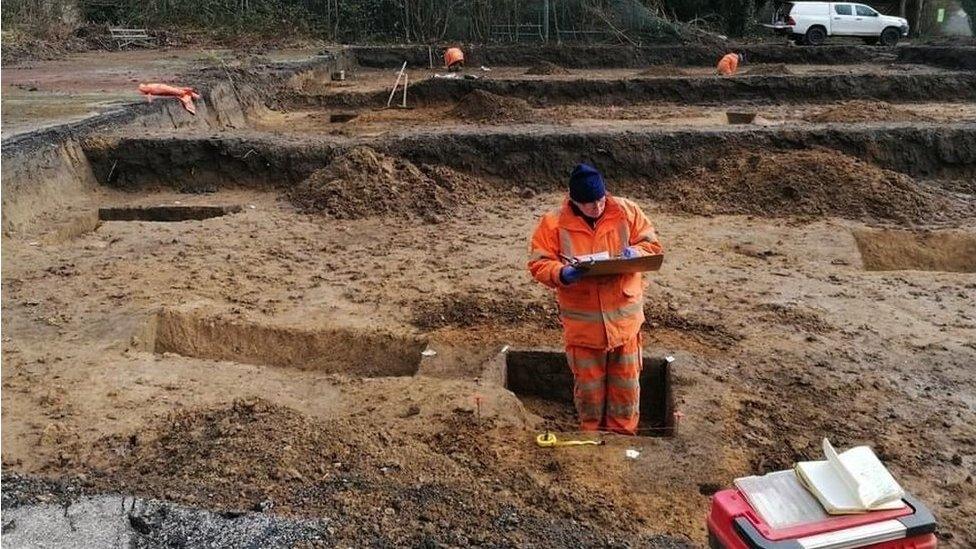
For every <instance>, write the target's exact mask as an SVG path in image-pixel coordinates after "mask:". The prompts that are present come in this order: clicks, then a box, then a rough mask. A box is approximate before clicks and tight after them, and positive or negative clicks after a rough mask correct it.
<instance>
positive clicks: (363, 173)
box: [289, 147, 481, 222]
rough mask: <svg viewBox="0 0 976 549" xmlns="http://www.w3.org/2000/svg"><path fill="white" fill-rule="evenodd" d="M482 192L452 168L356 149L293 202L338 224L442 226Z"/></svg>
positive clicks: (312, 179)
mask: <svg viewBox="0 0 976 549" xmlns="http://www.w3.org/2000/svg"><path fill="white" fill-rule="evenodd" d="M480 189H481V186H480V183H478V182H477V181H476V180H474V179H472V178H470V177H467V176H465V175H463V174H460V173H458V172H455V171H453V170H451V169H449V168H445V167H441V166H438V167H432V166H426V165H424V166H420V167H418V166H416V165H414V164H413V163H411V162H409V161H407V160H404V159H401V158H393V157H389V156H386V155H384V154H382V153H379V152H376V151H375V150H373V149H371V148H369V147H356V148H354V149H352V150H350V151H349V152H347V153H346V154H344V155H342V156H340V157H338V158H336V159H335V160H333V161H332V163H331V164H329V165H328V166H326V167H325V168H322V169H320V170H318V171H316V172H314V173H313V174H312V175H310V176H309V177H308V178H307V179H306V180H305V181H302V182H301V183H299V184H298V185H296V186H295V188H294V189H292V190H291V191H290V192H289V198H290V199H291V201H292V203H294V204H295V205H296V206H297V207H298V208H299V209H300V210H302V211H303V212H306V213H322V214H326V215H328V216H330V217H334V218H336V219H361V218H365V217H372V216H382V215H390V216H397V217H419V218H422V219H424V220H427V221H430V222H439V221H441V219H442V216H443V215H444V214H445V213H447V212H448V211H450V210H452V209H453V208H454V207H456V206H457V205H459V204H461V203H466V202H469V201H470V200H471V199H472V198H474V196H476V195H478V194H479V193H480Z"/></svg>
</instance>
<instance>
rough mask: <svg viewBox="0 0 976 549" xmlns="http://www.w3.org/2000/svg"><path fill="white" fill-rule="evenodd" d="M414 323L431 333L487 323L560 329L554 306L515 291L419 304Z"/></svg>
mask: <svg viewBox="0 0 976 549" xmlns="http://www.w3.org/2000/svg"><path fill="white" fill-rule="evenodd" d="M413 322H414V324H416V325H417V326H418V327H420V328H424V329H428V330H429V329H436V328H443V327H446V326H451V327H457V328H470V327H472V326H479V325H486V324H487V325H498V326H519V325H522V326H524V325H526V324H533V325H537V326H540V327H545V328H558V327H559V319H558V317H557V311H556V308H555V306H554V304H551V303H540V302H538V301H535V300H534V299H533V298H532V296H526V295H524V294H516V293H515V292H512V291H504V292H500V293H499V292H491V294H490V295H481V294H478V293H472V292H464V293H455V294H451V295H447V296H443V297H441V298H440V299H438V300H436V301H433V302H428V303H423V304H418V305H417V306H416V308H415V312H414V319H413Z"/></svg>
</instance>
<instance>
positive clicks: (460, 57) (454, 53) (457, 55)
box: [444, 48, 464, 71]
mask: <svg viewBox="0 0 976 549" xmlns="http://www.w3.org/2000/svg"><path fill="white" fill-rule="evenodd" d="M444 66H445V67H447V70H449V71H459V70H461V68H463V67H464V52H463V51H461V48H447V51H446V52H444Z"/></svg>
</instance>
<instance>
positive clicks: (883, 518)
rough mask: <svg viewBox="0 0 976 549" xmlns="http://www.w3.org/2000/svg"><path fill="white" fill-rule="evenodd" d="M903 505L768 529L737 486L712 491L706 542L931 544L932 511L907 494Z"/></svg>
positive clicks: (814, 547)
mask: <svg viewBox="0 0 976 549" xmlns="http://www.w3.org/2000/svg"><path fill="white" fill-rule="evenodd" d="M902 499H903V500H904V502H905V503H906V506H905V507H904V508H902V509H896V510H891V511H872V512H870V513H863V514H859V515H834V516H826V515H825V516H824V517H821V518H820V519H818V520H815V521H812V522H806V523H801V524H793V525H790V526H788V527H784V528H779V529H773V528H770V527H769V526H768V525H767V524H766V522H765V521H763V519H762V518H761V517H760V516H759V514H758V513H756V512H755V510H753V508H752V506H751V505H750V504H749V502H748V501H747V500H746V498H745V497H744V496H743V495H742V494H741V493H740V492H739V490H737V489H729V490H722V491H721V492H717V493H716V494H715V495H714V496H713V497H712V510H711V513H709V516H708V544H709V546H710V547H712V549H766V548H769V549H788V548H789V549H828V548H829V549H848V548H855V547H865V548H870V549H932V548H934V547H935V546H936V538H935V517H933V516H932V513H930V512H929V510H928V509H926V508H925V506H924V505H922V504H921V503H920V502H919V501H918V500H916V499H915V498H913V497H912V496H910V495H907V494H906V495H905V497H904V498H902Z"/></svg>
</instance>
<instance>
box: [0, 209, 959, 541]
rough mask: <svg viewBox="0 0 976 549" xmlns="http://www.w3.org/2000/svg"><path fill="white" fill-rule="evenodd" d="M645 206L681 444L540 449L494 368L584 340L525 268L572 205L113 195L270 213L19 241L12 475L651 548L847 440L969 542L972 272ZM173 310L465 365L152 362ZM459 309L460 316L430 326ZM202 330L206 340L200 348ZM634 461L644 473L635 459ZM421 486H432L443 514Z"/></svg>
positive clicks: (531, 421) (9, 423) (657, 344)
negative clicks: (409, 343)
mask: <svg viewBox="0 0 976 549" xmlns="http://www.w3.org/2000/svg"><path fill="white" fill-rule="evenodd" d="M638 198H639V202H640V203H641V205H642V206H643V207H645V208H646V209H647V211H648V212H649V214H650V215H651V217H652V219H653V221H654V222H655V224H656V225H657V226H658V228H659V229H660V232H661V234H662V238H663V240H664V244H665V246H666V249H667V250H668V259H667V262H666V267H665V269H664V270H662V271H661V272H660V273H658V274H655V275H653V276H650V277H648V278H649V279H650V286H649V288H648V306H647V310H648V316H649V325H648V330H647V332H646V338H645V343H646V346H647V348H648V350H649V352H651V353H653V354H670V355H674V356H675V357H676V363H675V374H676V381H675V383H676V387H675V390H676V392H677V395H678V401H679V409H680V410H681V411H682V412H683V414H684V418H683V419H682V421H681V423H680V425H679V430H678V434H677V436H676V437H674V438H671V439H659V438H636V439H628V438H623V437H607V439H608V441H609V444H608V445H607V446H604V447H598V448H578V449H561V450H556V451H552V450H543V449H539V448H536V447H535V446H534V445H533V444H532V442H531V441H532V437H533V436H534V434H535V433H536V432H537V431H536V429H539V428H542V426H543V424H544V422H543V420H541V419H540V418H538V417H536V416H532V415H530V414H528V413H527V412H526V411H525V409H524V408H523V407H522V406H521V405H520V404H519V402H518V400H517V399H516V398H515V397H514V396H513V395H512V394H511V393H508V392H506V391H504V390H502V389H500V388H497V387H495V386H492V385H490V384H487V383H485V382H483V381H481V380H479V379H478V376H479V374H480V365H481V361H482V360H483V359H485V358H487V357H490V356H491V355H492V354H494V352H496V351H497V350H498V349H499V348H500V347H501V346H502V345H504V344H511V345H515V346H517V347H558V346H559V344H560V334H559V332H558V330H557V329H554V328H553V326H554V324H553V322H552V317H551V314H550V315H549V316H546V315H545V314H543V315H541V316H538V315H533V314H531V311H532V310H533V308H537V307H539V306H540V305H543V306H551V300H552V297H551V296H550V295H548V294H547V292H546V291H545V290H543V289H542V288H541V287H540V286H538V285H536V284H534V283H533V282H532V281H531V280H529V277H528V275H527V274H526V272H525V268H524V261H525V251H524V248H525V243H526V238H527V235H528V234H529V232H530V230H531V228H532V227H533V225H534V222H535V220H536V219H537V217H538V216H539V215H540V214H541V213H542V212H543V211H545V210H547V209H549V208H551V207H554V206H555V205H556V204H557V203H558V201H559V199H560V197H559V196H558V195H553V194H550V195H539V196H535V197H533V198H529V199H523V198H520V197H518V196H515V195H502V196H499V197H495V198H492V199H486V200H483V201H480V202H477V203H475V204H472V205H460V206H458V208H457V209H456V210H454V213H453V215H451V216H449V217H447V218H446V219H445V220H444V221H443V222H441V223H436V224H429V223H427V222H425V221H422V220H419V219H413V218H391V217H382V218H375V217H374V218H366V219H360V220H349V221H337V220H329V219H328V218H323V217H321V216H315V215H305V214H300V213H297V212H296V211H295V209H294V207H293V206H292V205H291V204H290V203H288V202H287V201H285V200H284V199H283V197H281V196H277V195H274V194H266V193H257V192H253V191H247V192H245V191H224V192H219V193H217V194H215V195H204V196H200V195H179V194H172V193H160V194H153V195H143V196H134V195H126V194H123V193H116V192H107V191H92V192H91V193H90V194H88V195H86V196H78V197H77V201H76V207H77V211H78V212H81V211H84V210H86V209H88V208H91V207H94V206H105V205H110V204H113V205H119V204H127V205H130V204H138V205H151V204H170V205H173V204H175V203H176V202H179V203H180V204H181V205H187V204H240V205H243V206H244V209H243V211H242V212H241V213H237V214H233V215H227V216H223V217H217V218H213V219H208V220H203V221H186V222H177V223H146V222H106V223H104V224H102V225H101V226H100V227H99V228H98V229H97V230H96V231H94V232H89V233H85V234H81V235H80V236H77V237H76V238H73V239H69V240H60V241H59V237H58V236H57V234H40V235H37V238H36V239H34V240H31V239H25V240H13V239H9V238H8V239H5V242H4V247H3V260H4V272H3V284H4V290H5V294H4V303H3V313H4V314H3V329H4V330H3V334H4V345H3V361H4V368H3V388H4V399H3V417H4V420H3V421H4V424H3V427H4V429H3V446H4V450H5V451H4V457H3V460H4V465H5V467H7V468H9V469H11V470H16V471H23V472H33V473H47V474H53V475H68V476H69V477H70V476H71V475H76V474H77V475H84V476H83V477H80V478H82V479H83V482H82V484H83V485H86V486H88V487H89V488H90V489H97V488H107V489H112V488H114V489H119V488H123V487H124V489H125V490H128V491H132V492H134V493H137V494H142V495H152V496H155V497H160V498H165V499H168V500H172V501H178V502H183V503H191V504H207V505H216V506H218V507H226V508H249V507H251V506H253V505H254V504H256V503H259V502H261V501H264V500H267V499H270V500H273V501H274V502H275V504H276V506H277V510H278V511H279V512H281V513H285V514H288V515H298V516H303V515H308V516H313V515H321V514H323V513H325V514H329V513H338V514H340V515H342V516H343V517H345V518H344V520H345V522H344V524H346V525H347V526H346V527H344V528H348V529H347V530H341V531H339V532H338V533H336V536H337V539H346V540H352V539H356V538H355V532H356V531H357V529H358V528H360V527H362V526H363V525H364V524H383V525H386V524H391V525H392V524H402V525H403V526H398V527H395V528H392V529H391V530H384V533H383V534H382V535H383V536H387V538H386V539H388V540H390V541H395V542H418V541H419V539H420V538H418V537H417V533H416V532H422V531H424V530H423V528H424V526H423V525H424V523H425V521H428V523H430V524H433V526H431V527H430V531H438V532H443V531H444V529H443V526H444V525H443V524H441V523H440V521H445V522H446V523H448V524H449V525H450V526H451V528H453V529H455V530H457V536H466V538H465V539H467V540H468V542H472V541H474V539H475V538H471V537H470V536H471V535H473V534H472V532H478V531H481V532H489V533H486V534H483V535H485V536H488V537H486V538H483V539H482V541H484V542H487V541H492V540H494V541H499V542H508V543H520V542H525V541H526V540H528V539H532V538H531V535H532V532H533V530H532V528H534V527H532V526H529V527H524V526H525V525H524V524H523V525H522V526H521V527H518V528H512V529H506V528H499V527H497V526H496V527H488V526H486V524H485V523H482V522H481V521H483V520H485V521H488V520H495V521H496V523H497V521H498V520H504V519H503V517H505V516H510V515H511V513H515V516H521V517H523V519H522V520H526V521H528V522H529V523H530V524H538V525H539V526H538V527H539V528H542V525H543V524H548V523H547V522H546V521H550V520H555V521H559V524H560V525H561V526H560V528H563V527H565V529H566V532H567V533H566V536H567V537H566V538H565V539H563V540H558V541H557V542H556V543H557V544H563V543H564V542H565V543H569V544H572V543H586V542H588V541H587V540H589V541H590V542H592V541H594V540H596V539H599V540H604V541H605V540H606V539H608V538H607V537H606V536H608V535H609V536H610V538H611V539H612V538H613V537H614V536H618V539H619V536H623V537H628V536H633V535H638V534H640V535H641V536H653V535H656V534H668V535H672V536H677V537H678V538H679V539H687V540H690V541H691V542H693V543H696V544H700V543H703V542H704V536H705V530H704V521H703V517H704V516H705V514H706V511H707V506H708V497H707V496H708V494H710V493H711V492H712V491H714V490H715V489H717V488H718V487H722V486H727V485H728V484H729V483H730V481H731V480H732V479H733V478H734V477H736V476H740V475H745V474H750V473H760V472H765V471H771V470H776V469H780V468H784V467H788V466H790V465H791V464H792V462H793V461H794V460H796V459H799V458H809V457H813V456H815V455H816V447H817V444H818V442H819V438H820V437H821V436H829V437H830V438H831V439H832V440H833V441H835V442H836V443H837V444H838V445H840V446H848V445H853V444H859V443H867V444H871V445H873V446H874V447H875V448H876V449H877V451H878V452H879V454H880V455H881V457H882V458H883V459H884V460H885V461H886V463H888V464H889V465H890V467H891V468H892V470H893V471H894V473H895V474H896V476H897V477H898V478H899V479H901V480H902V482H903V483H904V485H905V486H906V488H907V489H909V490H911V491H912V492H914V493H916V494H917V495H918V496H920V497H921V498H923V500H924V501H926V503H928V504H929V505H930V506H931V507H932V509H933V510H934V511H935V513H936V514H937V516H938V518H939V520H940V523H941V525H942V526H943V530H942V531H943V532H944V533H945V534H944V538H943V539H944V540H946V541H947V542H948V544H949V545H950V546H958V547H966V546H970V545H971V544H972V543H974V542H976V531H974V530H973V526H972V525H973V524H974V520H973V519H974V517H976V507H974V501H976V498H974V496H976V486H974V483H973V482H974V481H973V476H972V468H973V463H974V462H973V460H974V440H976V439H974V437H976V430H974V425H976V422H974V419H976V418H974V414H973V411H972V407H973V404H974V400H976V399H974V394H976V393H974V387H973V381H972V377H971V376H970V375H969V368H970V366H971V365H972V363H973V361H974V359H976V348H974V347H973V344H972V342H973V341H976V318H974V316H973V309H972V297H973V294H974V291H976V279H974V275H973V274H967V273H938V272H922V271H898V272H866V271H864V270H863V269H862V264H861V260H860V258H859V256H858V251H857V246H856V244H855V240H854V237H853V236H852V233H851V230H852V229H854V228H858V227H861V226H862V223H860V222H856V221H848V220H843V219H838V218H825V219H822V220H816V221H809V220H808V221H804V222H799V221H795V220H791V219H790V218H784V219H760V218H754V217H743V216H709V217H696V216H689V215H686V214H683V213H681V212H680V211H674V209H673V208H670V209H667V210H665V209H664V208H662V207H661V206H660V204H658V203H656V202H655V200H654V199H653V198H652V197H638ZM963 228H964V230H966V231H972V230H973V228H972V226H968V228H967V227H966V226H965V224H963ZM446 235H450V237H446ZM445 303H446V304H447V308H446V309H445ZM160 307H166V308H168V309H167V310H175V311H180V312H183V313H187V314H189V315H190V317H193V316H200V317H203V318H210V319H214V320H227V321H229V322H231V323H242V322H245V321H252V322H257V323H261V324H267V325H272V326H279V327H292V328H296V327H297V328H302V329H307V330H328V329H331V328H336V327H341V328H342V329H344V330H349V333H350V334H352V335H351V336H350V337H352V338H355V337H356V336H357V334H358V333H360V332H357V330H362V333H366V332H367V331H369V330H377V329H379V330H384V331H386V332H388V333H391V334H400V335H402V336H403V337H412V336H415V335H418V334H419V335H422V336H423V337H424V338H426V339H427V340H428V341H429V346H430V348H432V349H434V350H437V351H438V352H439V356H441V357H442V358H446V357H452V358H454V360H444V361H442V362H439V363H438V362H433V363H432V365H431V366H429V368H428V369H425V368H424V367H422V368H421V370H420V371H419V372H418V375H417V376H414V377H410V376H407V377H385V378H384V377H380V378H371V379H361V378H356V377H348V376H346V375H342V374H336V373H324V372H321V371H315V370H302V369H298V368H294V367H270V366H258V365H245V364H239V363H234V362H226V361H212V360H201V359H195V358H188V357H184V356H180V355H176V354H171V353H163V354H154V353H152V352H150V350H151V348H152V347H151V346H150V347H148V349H149V350H147V346H146V335H145V334H146V330H147V328H146V327H147V323H149V322H150V319H151V318H152V317H153V315H154V313H155V312H156V311H157V310H158V309H159V308H160ZM459 307H460V308H461V309H458V308H459ZM465 308H466V309H465ZM444 310H449V311H453V312H455V313H456V316H455V320H450V319H446V320H445V321H443V322H438V321H437V318H434V319H433V321H432V320H430V315H431V314H432V313H431V311H444ZM464 310H470V311H472V313H471V314H470V315H465V314H464V313H463V311H464ZM550 311H551V309H550ZM457 313H460V314H459V315H457ZM437 316H438V317H440V316H442V314H440V313H438V314H437ZM457 318H460V319H462V320H457ZM472 318H473V319H474V320H471V319H472ZM424 319H426V320H424ZM525 319H528V320H525ZM214 320H211V321H210V322H211V323H212V322H213V321H214ZM418 324H419V325H428V326H429V325H440V326H441V327H438V328H435V329H433V330H432V331H429V332H423V331H422V330H421V328H419V327H418V326H417V325H418ZM192 329H193V327H192V326H190V325H188V327H187V330H189V331H186V332H184V334H183V335H184V336H185V337H186V338H194V337H196V335H195V334H194V333H193V331H192ZM198 329H199V328H198ZM227 337H230V338H233V334H230V335H228V336H227ZM238 344H239V345H245V342H243V341H239V342H238ZM259 344H267V345H274V344H275V341H274V340H268V341H267V342H262V343H259ZM339 345H340V346H341V342H339ZM403 352H407V351H406V350H404V351H403ZM410 352H414V353H415V352H416V349H413V350H412V351H410ZM257 380H260V381H257ZM235 402H236V403H235ZM549 427H550V428H555V429H557V430H560V431H568V430H571V429H572V427H571V426H570V425H560V424H553V423H552V422H550V424H549ZM305 432H307V433H309V434H308V435H307V436H306V435H302V434H301V433H305ZM174 437H175V438H174ZM316 441H318V442H316ZM231 448H232V449H234V451H231V450H230V449H231ZM626 448H637V449H639V450H640V451H641V452H642V453H641V456H640V458H639V459H637V460H628V459H626V458H625V457H624V452H623V450H624V449H626ZM207 456H209V457H207ZM269 456H270V457H269ZM176 479H182V480H180V481H179V482H173V481H174V480H176ZM343 479H345V480H343ZM357 479H358V480H357ZM337 486H338V487H340V488H341V489H339V490H338V491H337ZM310 487H318V488H314V489H315V490H319V491H318V492H316V491H313V492H309V490H312V489H313V488H310ZM329 494H331V495H329ZM405 494H414V495H413V496H410V497H420V494H425V495H423V496H422V497H423V498H427V499H424V500H423V501H424V502H426V503H425V504H424V505H423V506H422V508H423V509H427V511H424V512H427V513H432V514H431V515H430V516H428V518H427V519H425V518H423V517H424V516H425V515H424V512H421V508H418V507H416V505H417V503H410V502H411V501H415V500H411V499H410V497H408V496H407V495H405ZM459 502H464V503H459ZM458 505H460V506H461V507H457V506H458ZM472 505H473V506H475V507H470V506H472ZM337 509H338V511H337ZM389 509H392V511H389ZM431 509H433V511H431ZM401 512H402V513H403V517H404V518H402V519H401V518H396V519H394V518H392V517H397V514H398V513H401ZM506 513H508V515H506ZM472 515H475V516H477V517H479V518H469V519H465V518H463V517H471V516H472ZM388 519H389V520H388ZM516 520H518V519H516ZM401 521H406V522H401ZM418 524H419V526H418V528H419V530H413V529H412V526H417V525H418ZM546 527H547V528H548V526H546ZM451 528H448V531H451ZM377 535H379V534H377ZM451 535H454V534H451ZM524 536H529V537H528V538H526V537H524ZM460 539H461V538H459V537H456V538H451V539H447V538H445V539H443V540H442V541H445V542H448V543H452V542H453V543H460ZM635 539H636V538H635ZM646 539H650V538H646Z"/></svg>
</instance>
